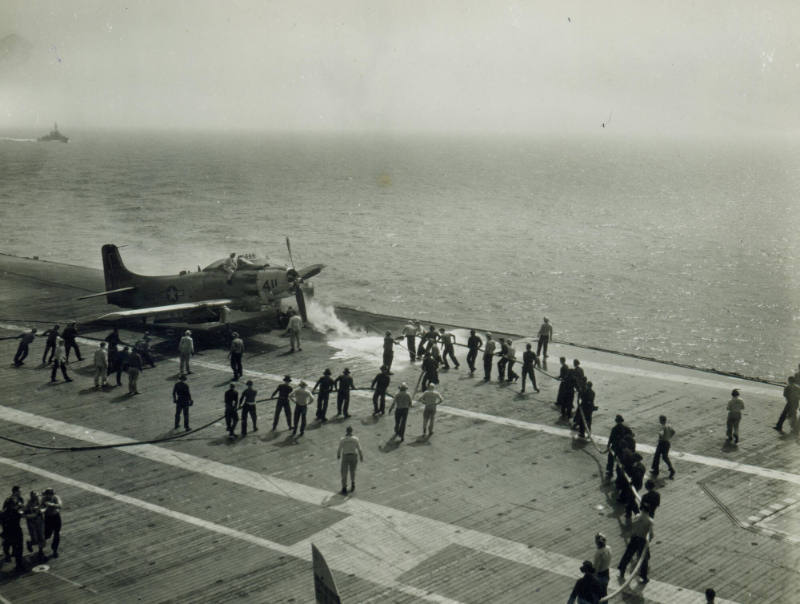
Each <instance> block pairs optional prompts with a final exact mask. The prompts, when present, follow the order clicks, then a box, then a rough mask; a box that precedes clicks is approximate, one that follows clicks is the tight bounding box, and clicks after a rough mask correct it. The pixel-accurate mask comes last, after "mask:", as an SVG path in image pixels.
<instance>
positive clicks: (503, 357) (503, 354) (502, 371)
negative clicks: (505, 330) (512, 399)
mask: <svg viewBox="0 0 800 604" xmlns="http://www.w3.org/2000/svg"><path fill="white" fill-rule="evenodd" d="M499 341H500V352H498V353H497V354H498V355H499V356H500V359H499V360H498V361H497V374H498V375H497V382H498V383H502V382H505V381H506V365H508V344H506V341H505V340H504V339H503V338H500V339H499Z"/></svg>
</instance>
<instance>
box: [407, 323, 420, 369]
mask: <svg viewBox="0 0 800 604" xmlns="http://www.w3.org/2000/svg"><path fill="white" fill-rule="evenodd" d="M403 335H404V336H405V338H406V348H408V359H409V360H410V361H411V362H412V363H414V362H415V361H416V360H417V336H418V335H419V322H417V321H409V322H408V323H407V324H406V325H405V327H403Z"/></svg>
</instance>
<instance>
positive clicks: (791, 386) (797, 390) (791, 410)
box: [773, 375, 800, 432]
mask: <svg viewBox="0 0 800 604" xmlns="http://www.w3.org/2000/svg"><path fill="white" fill-rule="evenodd" d="M783 398H785V399H786V404H785V405H784V406H783V412H782V413H781V416H780V417H779V418H778V423H777V424H775V426H773V427H774V428H775V430H777V431H778V432H783V423H784V422H785V421H786V419H787V418H788V420H789V425H790V426H791V427H792V431H793V432H796V431H797V407H798V403H800V387H798V385H797V379H796V378H795V377H794V376H793V375H790V376H789V377H788V378H787V379H786V387H785V388H784V389H783Z"/></svg>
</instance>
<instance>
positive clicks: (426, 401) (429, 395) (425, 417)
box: [419, 385, 444, 436]
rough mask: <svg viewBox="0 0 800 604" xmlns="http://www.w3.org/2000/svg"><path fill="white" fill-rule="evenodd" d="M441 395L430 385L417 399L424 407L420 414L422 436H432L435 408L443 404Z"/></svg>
mask: <svg viewBox="0 0 800 604" xmlns="http://www.w3.org/2000/svg"><path fill="white" fill-rule="evenodd" d="M443 401H444V399H443V398H442V395H441V394H439V393H438V392H436V386H435V385H432V386H431V387H430V388H428V390H426V391H425V392H423V393H422V394H421V395H420V397H419V402H420V403H422V404H423V405H425V410H424V411H423V412H422V435H423V436H425V435H426V434H427V435H428V436H433V420H434V419H436V406H437V405H438V404H439V403H441V402H443Z"/></svg>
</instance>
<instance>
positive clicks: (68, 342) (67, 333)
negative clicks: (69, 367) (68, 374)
mask: <svg viewBox="0 0 800 604" xmlns="http://www.w3.org/2000/svg"><path fill="white" fill-rule="evenodd" d="M61 337H62V338H64V351H65V352H66V355H67V360H66V362H67V363H69V351H70V350H72V349H73V348H74V349H75V356H77V357H78V360H79V361H82V360H83V358H82V357H81V349H80V348H78V343H77V342H76V341H75V339H76V338H77V337H78V328H77V327H76V326H75V322H74V321H73V322H72V323H70V324H69V325H67V326H66V327H65V328H64V332H63V333H62V334H61Z"/></svg>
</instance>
